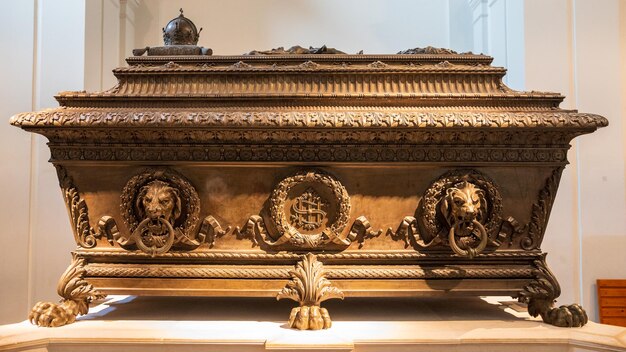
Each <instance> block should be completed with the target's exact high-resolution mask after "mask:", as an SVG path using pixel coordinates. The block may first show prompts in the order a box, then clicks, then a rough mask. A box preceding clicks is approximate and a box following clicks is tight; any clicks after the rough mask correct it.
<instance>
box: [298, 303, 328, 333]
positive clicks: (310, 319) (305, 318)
mask: <svg viewBox="0 0 626 352" xmlns="http://www.w3.org/2000/svg"><path fill="white" fill-rule="evenodd" d="M331 325H332V322H331V320H330V315H329V314H328V310H326V308H321V307H319V306H301V307H296V308H293V309H292V310H291V314H290V315H289V327H290V328H293V329H298V330H321V329H328V328H330V327H331Z"/></svg>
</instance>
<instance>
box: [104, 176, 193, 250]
mask: <svg viewBox="0 0 626 352" xmlns="http://www.w3.org/2000/svg"><path fill="white" fill-rule="evenodd" d="M121 210H122V215H123V217H124V222H125V224H126V226H127V227H128V228H129V230H130V231H131V235H130V236H129V237H128V238H125V237H124V236H120V235H118V236H117V238H116V240H117V242H118V243H119V244H120V245H121V246H123V247H126V246H129V245H131V244H135V245H136V246H137V248H139V249H140V250H141V251H143V252H145V253H148V254H151V255H153V256H155V255H157V254H162V253H166V252H168V251H169V250H170V249H171V248H172V247H173V246H179V247H181V248H184V249H193V248H196V247H198V246H199V245H200V242H198V241H197V240H196V233H197V230H198V225H199V223H200V220H199V213H200V199H199V197H198V193H197V192H196V190H195V188H194V187H193V186H192V185H191V183H189V181H187V180H186V179H184V178H183V177H182V176H181V175H179V174H178V173H176V172H175V171H173V170H170V169H148V170H146V171H144V172H142V173H141V174H139V175H136V176H134V177H133V178H131V179H130V180H129V181H128V183H127V184H126V186H125V187H124V189H123V190H122V205H121ZM114 237H115V236H114Z"/></svg>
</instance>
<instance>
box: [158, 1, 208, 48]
mask: <svg viewBox="0 0 626 352" xmlns="http://www.w3.org/2000/svg"><path fill="white" fill-rule="evenodd" d="M179 11H180V15H178V17H176V18H174V19H172V20H171V21H169V22H168V23H167V25H166V26H165V28H163V42H164V43H165V45H197V44H198V39H199V38H200V32H202V28H200V30H198V29H197V27H196V25H195V24H194V23H193V22H192V21H191V20H190V19H188V18H187V17H185V15H183V9H182V8H181V9H180V10H179Z"/></svg>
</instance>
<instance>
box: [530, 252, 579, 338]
mask: <svg viewBox="0 0 626 352" xmlns="http://www.w3.org/2000/svg"><path fill="white" fill-rule="evenodd" d="M534 265H535V268H536V269H535V270H534V275H535V279H534V280H532V281H531V282H530V283H529V284H528V285H526V286H524V289H523V290H522V291H521V292H520V293H519V295H518V300H519V301H520V302H523V303H527V304H528V313H529V314H530V315H531V316H533V317H536V316H541V318H542V319H543V321H544V322H546V323H548V324H551V325H556V326H560V327H580V326H583V325H585V324H587V321H588V317H587V313H586V312H585V310H584V309H583V308H582V307H581V306H580V305H578V304H570V305H562V306H560V307H558V308H557V307H554V302H555V299H556V298H557V297H559V296H560V295H561V286H560V285H559V283H558V281H557V280H556V277H555V276H554V274H553V273H552V271H550V269H548V265H547V264H546V254H545V253H543V254H542V255H541V256H540V257H539V258H538V259H536V260H535V261H534Z"/></svg>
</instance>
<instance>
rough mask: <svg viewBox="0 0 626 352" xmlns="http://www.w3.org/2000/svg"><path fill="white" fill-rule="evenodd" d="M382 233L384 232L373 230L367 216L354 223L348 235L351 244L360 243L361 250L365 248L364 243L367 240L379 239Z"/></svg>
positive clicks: (360, 217)
mask: <svg viewBox="0 0 626 352" xmlns="http://www.w3.org/2000/svg"><path fill="white" fill-rule="evenodd" d="M382 233H383V230H378V231H374V230H372V225H371V224H370V222H369V220H367V218H366V217H365V216H359V217H358V218H356V220H354V222H353V223H352V227H351V228H350V233H349V234H348V240H350V241H351V242H354V241H357V242H358V243H359V248H363V243H364V242H365V240H366V239H369V238H374V237H378V236H380V235H381V234H382Z"/></svg>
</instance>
